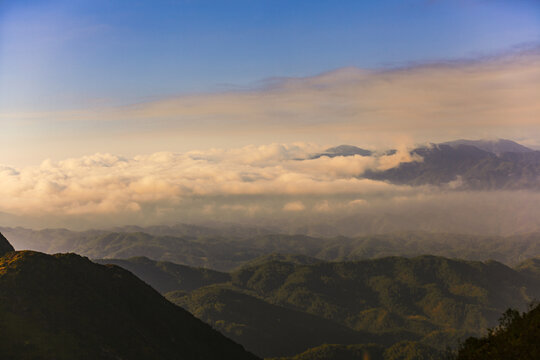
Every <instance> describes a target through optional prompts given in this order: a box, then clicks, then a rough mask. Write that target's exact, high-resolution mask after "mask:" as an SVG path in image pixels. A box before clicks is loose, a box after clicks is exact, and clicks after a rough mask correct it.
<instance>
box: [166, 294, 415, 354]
mask: <svg viewBox="0 0 540 360" xmlns="http://www.w3.org/2000/svg"><path fill="white" fill-rule="evenodd" d="M167 298H168V299H169V300H171V301H173V302H174V303H175V304H178V305H180V306H182V307H184V308H186V309H187V310H189V311H190V312H191V313H192V314H194V315H195V316H197V317H198V318H199V319H201V320H203V321H205V322H207V323H209V324H211V325H212V326H213V327H214V328H216V329H218V330H219V331H221V332H222V333H224V334H225V335H227V336H228V337H230V338H231V339H233V340H235V341H237V342H238V343H241V344H242V345H244V346H245V347H246V349H248V350H249V351H252V352H253V353H255V354H257V355H260V356H264V357H268V356H284V355H294V354H297V353H299V352H302V351H305V350H306V349H308V348H311V347H314V346H318V345H322V344H325V343H343V344H355V343H370V342H377V343H379V344H381V343H382V344H386V345H388V344H392V343H393V342H395V341H397V339H400V338H412V337H414V335H413V334H407V333H400V334H387V335H386V336H380V335H376V334H370V333H366V332H362V331H354V330H352V329H350V328H348V327H346V326H343V325H340V324H338V323H335V322H333V321H330V320H327V319H324V318H321V317H318V316H315V315H312V314H307V313H305V312H301V311H296V310H293V309H288V308H285V307H281V306H277V305H273V304H270V303H268V302H265V301H264V300H261V299H258V298H256V297H253V296H250V295H249V294H246V293H243V292H241V291H238V290H237V289H234V288H230V287H224V286H209V287H204V288H200V289H198V290H195V291H193V292H191V293H190V294H187V295H186V294H184V293H177V292H172V293H169V294H167Z"/></svg>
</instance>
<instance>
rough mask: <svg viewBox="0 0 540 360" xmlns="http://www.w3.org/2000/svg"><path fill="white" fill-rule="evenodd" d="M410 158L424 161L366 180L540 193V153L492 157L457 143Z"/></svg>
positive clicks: (372, 172)
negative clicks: (526, 190) (535, 191)
mask: <svg viewBox="0 0 540 360" xmlns="http://www.w3.org/2000/svg"><path fill="white" fill-rule="evenodd" d="M497 144H498V143H497ZM497 144H495V145H493V148H494V149H495V150H497V149H500V148H510V147H511V146H507V145H500V144H499V146H496V145H497ZM504 144H506V143H504ZM484 145H485V144H484ZM516 145H518V144H516ZM482 147H483V148H486V146H482ZM518 150H519V149H518ZM411 155H413V156H416V157H417V158H421V160H420V161H412V162H406V163H401V164H399V165H398V166H397V167H394V168H391V169H388V170H385V171H375V170H369V171H367V172H365V173H364V175H363V176H364V177H366V178H369V179H372V180H384V181H388V182H391V183H394V184H406V185H412V186H420V185H435V186H448V187H450V188H459V189H471V190H518V189H540V151H524V150H522V149H521V150H519V151H517V152H504V153H493V152H490V151H486V150H483V149H481V148H478V147H476V146H472V145H468V144H459V143H456V144H452V145H448V144H438V145H436V144H435V145H432V146H426V147H420V148H417V149H414V150H412V151H411Z"/></svg>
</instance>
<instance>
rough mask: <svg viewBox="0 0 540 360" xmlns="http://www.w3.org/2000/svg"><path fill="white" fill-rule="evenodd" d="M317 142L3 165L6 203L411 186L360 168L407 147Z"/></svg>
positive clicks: (122, 201) (159, 200)
mask: <svg viewBox="0 0 540 360" xmlns="http://www.w3.org/2000/svg"><path fill="white" fill-rule="evenodd" d="M316 150H320V149H319V148H318V147H317V146H314V145H309V144H296V145H281V144H271V145H265V146H247V147H243V148H239V149H229V150H220V149H213V150H209V151H192V152H188V153H184V154H175V153H170V152H161V153H154V154H150V155H139V156H135V157H133V158H123V157H119V156H114V155H110V154H95V155H92V156H85V157H81V158H73V159H67V160H63V161H59V162H53V161H50V160H46V161H44V162H43V163H42V164H41V165H40V166H39V167H26V168H22V169H16V168H12V167H7V166H4V167H2V168H0V183H1V184H2V187H1V188H0V196H2V198H3V201H2V204H1V205H0V211H3V212H9V213H14V214H38V213H51V214H57V215H69V214H79V215H84V214H114V213H121V212H137V211H140V210H141V208H142V207H145V206H157V207H170V206H173V207H174V206H181V203H182V201H184V200H186V199H190V198H219V197H228V196H290V197H294V196H314V195H315V196H334V195H338V194H357V195H360V194H366V195H369V194H371V193H373V192H388V191H396V192H400V191H404V189H405V188H403V189H401V188H397V187H393V186H390V185H387V184H385V183H381V182H375V181H371V180H366V179H359V178H358V176H360V175H361V174H362V173H363V172H364V171H365V170H366V169H368V168H369V169H377V168H379V167H387V166H388V163H389V162H391V161H394V160H392V159H404V158H403V156H405V157H406V155H403V154H401V153H397V154H395V155H391V156H377V157H361V156H350V157H335V158H328V157H320V158H318V159H311V160H309V159H306V158H307V157H308V156H309V154H311V153H312V152H314V151H316ZM299 159H304V160H299ZM303 209H304V207H303V205H301V203H299V202H291V203H288V204H285V205H284V210H290V211H298V210H303Z"/></svg>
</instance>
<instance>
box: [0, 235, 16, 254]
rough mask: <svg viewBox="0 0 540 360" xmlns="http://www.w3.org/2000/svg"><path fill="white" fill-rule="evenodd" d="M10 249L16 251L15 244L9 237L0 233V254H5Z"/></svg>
mask: <svg viewBox="0 0 540 360" xmlns="http://www.w3.org/2000/svg"><path fill="white" fill-rule="evenodd" d="M10 251H15V249H14V248H13V246H11V244H10V243H9V241H7V239H6V238H5V237H4V235H2V233H0V256H3V255H4V254H5V253H8V252H10Z"/></svg>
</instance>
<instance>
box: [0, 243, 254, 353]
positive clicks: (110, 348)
mask: <svg viewBox="0 0 540 360" xmlns="http://www.w3.org/2000/svg"><path fill="white" fill-rule="evenodd" d="M8 244H9V243H8ZM0 319H2V321H1V322H0V358H2V359H130V360H131V359H257V357H255V356H254V355H252V354H250V353H247V352H246V351H245V350H244V349H243V348H242V346H240V345H238V344H236V343H234V342H233V341H232V340H229V339H227V338H225V337H224V336H222V335H221V334H220V333H218V332H217V331H215V330H213V329H212V328H211V327H210V326H208V325H206V324H204V323H203V322H201V321H200V320H198V319H196V318H195V317H193V316H192V315H191V314H189V313H188V312H187V311H185V310H183V309H182V308H180V307H178V306H175V305H173V304H171V303H170V302H168V301H167V300H166V299H165V298H163V297H162V296H161V295H159V294H158V293H157V292H156V291H155V290H153V289H152V288H151V287H150V286H148V285H146V284H145V283H143V282H142V281H141V280H139V279H138V278H136V277H135V276H134V275H132V274H131V273H130V272H128V271H126V270H123V269H121V268H119V267H117V266H103V265H98V264H95V263H93V262H91V261H90V260H88V259H87V258H83V257H81V256H78V255H75V254H57V255H46V254H43V253H39V252H33V251H17V252H8V253H6V254H4V256H3V257H1V258H0Z"/></svg>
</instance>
